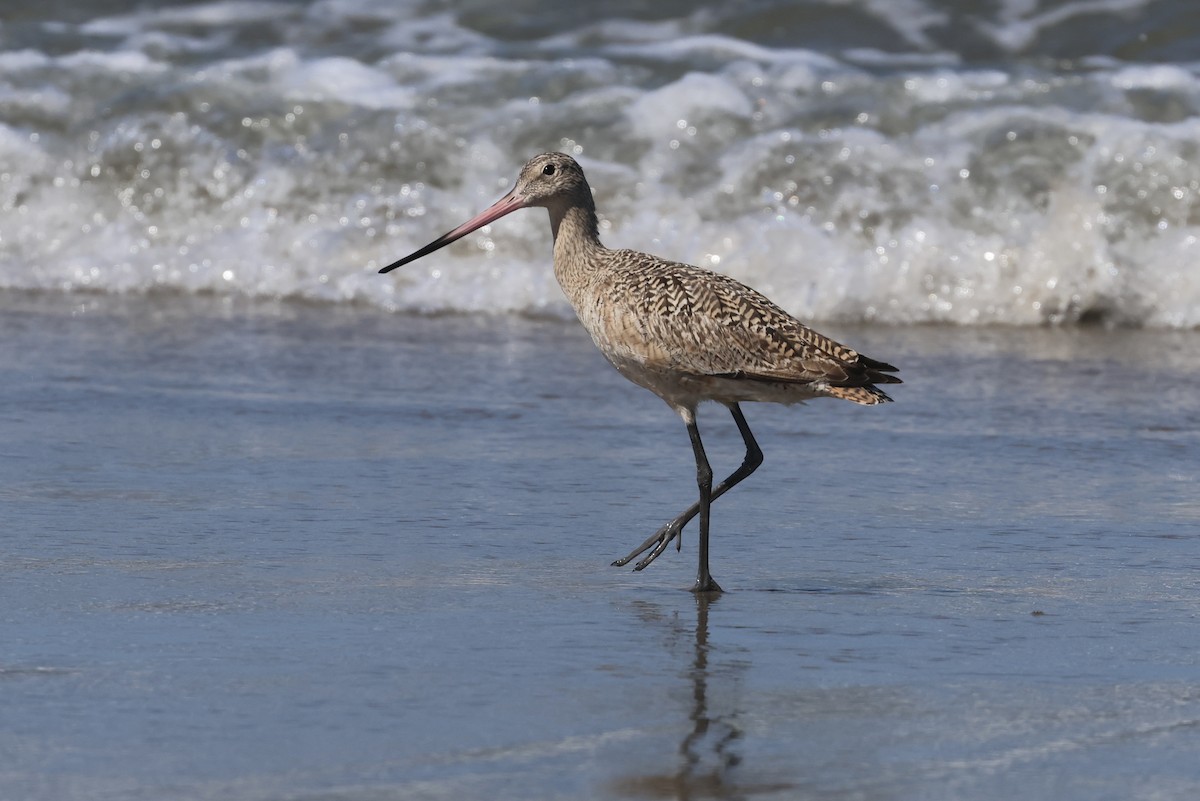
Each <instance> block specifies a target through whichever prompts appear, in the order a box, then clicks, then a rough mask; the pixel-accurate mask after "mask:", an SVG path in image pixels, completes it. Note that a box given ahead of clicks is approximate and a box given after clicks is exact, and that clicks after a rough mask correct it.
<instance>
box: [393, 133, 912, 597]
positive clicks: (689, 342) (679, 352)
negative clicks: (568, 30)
mask: <svg viewBox="0 0 1200 801" xmlns="http://www.w3.org/2000/svg"><path fill="white" fill-rule="evenodd" d="M529 206H541V207H543V208H545V209H547V210H548V211H549V212H550V228H551V230H552V231H553V234H554V275H555V277H556V278H557V279H558V283H559V285H560V286H562V289H563V292H564V293H566V296H567V299H568V300H569V301H570V302H571V305H572V306H573V307H574V308H575V312H576V314H577V315H578V316H579V321H580V322H581V323H583V327H584V328H586V329H587V331H588V333H589V334H591V335H592V341H594V342H595V343H596V346H597V347H599V348H600V350H601V352H602V353H603V354H604V355H605V357H607V358H608V360H609V361H610V362H611V363H612V365H613V366H614V367H616V368H617V370H618V371H620V373H621V374H622V375H623V376H625V377H626V378H628V379H629V380H630V381H632V382H634V383H635V384H638V385H640V386H643V387H645V388H646V389H648V390H650V391H651V392H653V393H654V394H656V395H658V396H659V397H660V398H662V399H663V400H664V401H666V402H667V404H668V405H669V406H670V407H671V408H672V409H674V410H675V411H676V412H678V413H679V416H680V417H682V418H683V422H684V423H685V424H686V425H687V430H688V435H689V436H690V437H691V441H692V450H693V452H694V453H695V457H696V483H697V484H698V485H699V488H700V499H699V501H697V502H696V503H694V504H692V505H691V506H690V507H688V508H687V509H685V510H684V511H683V512H682V513H680V514H679V515H678V516H677V517H675V518H674V519H673V520H671V521H670V522H668V523H667V524H666V525H664V526H663V527H662V528H660V529H659V530H658V531H656V532H655V533H654V534H653V535H651V536H650V538H649V539H647V540H646V541H645V542H643V543H642V544H641V545H639V546H638V547H637V548H635V549H634V550H633V552H632V553H630V554H629V555H628V556H626V557H623V558H621V559H618V560H616V561H615V562H613V564H614V565H617V566H621V565H625V564H628V563H629V562H630V561H632V560H633V559H634V558H636V557H638V556H640V555H641V554H643V553H645V552H646V551H650V553H649V554H648V555H647V556H646V557H645V558H644V559H642V560H641V561H640V562H638V563H637V564H636V565H635V566H634V570H641V569H642V568H644V567H646V565H648V564H650V563H651V562H653V561H654V560H655V559H657V558H658V557H659V556H660V555H661V554H662V553H663V552H664V551H665V550H666V549H667V546H668V545H670V543H671V540H673V539H675V538H676V537H679V538H680V539H681V540H682V533H683V527H684V526H685V525H687V523H688V522H689V521H690V520H691V519H692V518H693V517H695V516H696V514H697V513H699V515H700V547H699V552H700V565H699V570H698V572H697V575H696V583H695V585H693V587H692V590H693V592H720V591H721V588H720V587H719V586H718V585H717V582H716V581H714V580H713V577H712V575H711V574H710V573H709V569H708V531H709V518H710V507H711V505H712V502H713V501H714V500H716V499H717V498H719V497H721V496H722V495H724V494H725V492H727V491H728V490H729V489H730V488H732V487H733V486H734V485H736V484H737V483H738V482H740V481H741V480H742V479H744V478H746V476H748V475H750V474H751V473H753V472H754V471H755V469H756V468H758V466H759V465H760V464H762V458H763V457H762V451H761V450H759V447H758V443H757V442H755V441H754V435H753V434H752V433H751V432H750V426H749V425H747V424H746V418H745V417H744V416H743V415H742V410H741V408H740V406H739V405H738V404H740V403H741V402H742V401H765V402H770V403H784V404H791V403H800V402H802V401H804V400H807V399H809V398H819V397H830V398H843V399H845V400H849V401H854V402H855V403H861V404H865V405H874V404H877V403H884V402H886V401H890V400H891V398H889V397H888V396H887V395H886V394H885V393H884V392H883V391H882V390H880V389H878V388H877V387H876V386H875V384H898V383H900V379H899V378H897V377H896V376H894V375H889V373H893V372H895V371H896V368H895V367H893V366H891V365H890V364H886V363H884V362H880V361H875V360H874V359H869V358H867V357H866V356H863V355H861V354H859V353H857V352H855V351H854V350H851V349H850V348H847V347H845V346H844V345H840V344H838V343H837V342H834V341H833V340H831V339H829V338H828V337H824V336H822V335H820V334H818V333H817V332H816V331H813V330H812V329H810V328H808V327H807V326H805V325H804V324H802V323H801V322H800V321H799V320H797V319H796V318H794V317H792V316H791V315H790V314H788V313H787V312H785V311H784V310H783V309H781V308H780V307H778V306H776V305H775V304H774V303H772V302H771V301H770V300H768V299H767V298H765V297H764V296H763V295H761V294H759V293H758V292H756V291H755V290H753V289H751V288H750V287H748V286H746V285H744V284H741V283H739V282H737V281H735V280H733V279H732V278H729V277H728V276H725V275H721V274H719V273H714V272H711V271H709V270H704V269H701V268H699V267H693V266H691V265H690V264H679V263H677V262H670V261H664V260H662V259H659V258H657V257H655V256H650V255H647V254H645V253H638V252H637V251H633V250H609V249H608V248H606V247H604V245H602V244H601V243H600V236H599V232H598V226H597V222H596V207H595V204H594V202H593V200H592V190H591V187H589V186H588V183H587V179H585V178H584V177H583V170H582V169H581V168H580V167H579V165H578V164H577V163H576V162H575V160H574V159H572V158H571V157H570V156H567V155H564V154H562V153H543V154H542V155H540V156H534V157H533V158H532V159H530V160H529V163H527V164H526V165H525V166H524V167H523V168H522V169H521V175H520V176H519V177H518V178H517V183H516V186H514V187H513V189H512V191H511V192H509V193H508V194H507V195H505V196H504V197H502V198H500V200H498V201H496V203H495V204H493V205H492V206H491V207H490V208H489V209H487V210H486V211H484V212H483V213H481V214H480V215H479V216H477V217H475V218H473V219H471V220H468V221H467V222H465V223H463V224H462V225H460V226H459V227H457V228H455V229H454V230H453V231H450V232H448V233H446V234H445V235H443V236H441V237H439V238H438V239H435V240H434V241H433V242H430V243H429V244H428V245H426V246H425V247H423V248H421V249H420V250H418V251H417V252H416V253H413V254H412V255H409V256H405V257H404V258H403V259H400V260H399V261H397V262H393V263H392V264H389V265H388V266H387V267H384V268H383V269H382V270H380V272H381V273H386V272H388V271H390V270H394V269H396V268H397V267H401V266H403V265H405V264H408V263H409V262H411V261H413V260H415V259H419V258H421V257H422V256H425V255H427V254H429V253H432V252H433V251H435V250H437V249H438V248H441V247H444V246H446V245H448V244H450V243H451V242H454V241H455V240H457V239H460V238H462V237H464V236H466V235H467V234H469V233H471V232H472V231H474V230H476V229H477V228H482V227H483V226H485V225H487V224H488V223H490V222H493V221H495V220H498V219H499V218H501V217H503V216H504V215H506V214H509V213H511V212H514V211H516V210H517V209H523V208H526V207H529ZM705 400H711V401H716V402H717V403H722V404H724V405H725V406H726V407H728V409H729V411H730V412H732V413H733V420H734V422H735V423H737V427H738V431H740V432H741V434H742V440H743V441H744V442H745V445H746V456H745V458H744V459H743V460H742V464H741V466H740V467H738V469H737V470H734V471H733V473H731V474H730V475H729V476H728V477H727V478H726V479H725V480H724V481H722V482H721V483H720V484H718V485H717V486H716V487H713V485H712V479H713V472H712V468H711V467H710V466H709V463H708V457H706V456H705V454H704V445H703V443H702V442H701V441H700V430H699V429H698V428H697V427H696V406H697V405H698V404H699V403H700V402H701V401H705ZM677 547H678V546H677Z"/></svg>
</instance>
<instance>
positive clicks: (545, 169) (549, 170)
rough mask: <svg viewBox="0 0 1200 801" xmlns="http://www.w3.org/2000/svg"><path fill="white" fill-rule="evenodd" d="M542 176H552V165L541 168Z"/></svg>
mask: <svg viewBox="0 0 1200 801" xmlns="http://www.w3.org/2000/svg"><path fill="white" fill-rule="evenodd" d="M542 175H554V165H553V164H547V165H546V166H545V167H542Z"/></svg>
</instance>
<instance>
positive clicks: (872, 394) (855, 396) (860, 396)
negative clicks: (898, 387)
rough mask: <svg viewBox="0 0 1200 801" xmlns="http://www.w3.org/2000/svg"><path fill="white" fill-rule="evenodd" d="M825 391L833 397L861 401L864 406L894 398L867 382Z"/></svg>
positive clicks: (886, 401)
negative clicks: (863, 385)
mask: <svg viewBox="0 0 1200 801" xmlns="http://www.w3.org/2000/svg"><path fill="white" fill-rule="evenodd" d="M889 377H891V376H889ZM894 383H899V382H894ZM825 391H826V393H827V394H828V395H830V396H831V397H834V398H841V399H842V400H848V401H854V402H855V403H861V404H862V405H863V406H874V405H875V404H877V403H891V402H892V399H891V398H890V397H888V394H887V393H886V392H884V391H883V390H882V389H879V388H878V387H875V386H872V385H870V384H867V385H866V386H865V387H829V389H827V390H825Z"/></svg>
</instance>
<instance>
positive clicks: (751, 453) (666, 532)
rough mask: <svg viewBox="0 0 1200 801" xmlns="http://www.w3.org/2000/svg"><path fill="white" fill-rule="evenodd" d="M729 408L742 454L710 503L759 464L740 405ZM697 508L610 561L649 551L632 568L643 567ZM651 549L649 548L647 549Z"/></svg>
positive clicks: (626, 561)
mask: <svg viewBox="0 0 1200 801" xmlns="http://www.w3.org/2000/svg"><path fill="white" fill-rule="evenodd" d="M729 411H730V412H731V413H732V414H733V420H734V422H735V423H737V427H738V431H740V432H741V434H742V442H744V443H745V445H746V456H745V457H744V458H743V459H742V464H741V466H740V467H738V469H737V470H734V471H733V472H732V473H730V475H729V477H728V478H726V479H725V480H724V481H722V482H721V483H720V484H718V485H717V486H716V487H714V488H713V491H712V498H711V499H710V503H711V502H712V501H715V500H716V499H717V498H720V497H721V496H722V495H724V494H725V493H726V492H727V491H729V490H730V489H732V488H733V487H734V486H736V485H737V484H738V483H739V482H740V481H742V480H743V479H744V478H746V477H747V476H749V475H750V474H751V473H753V472H754V471H755V470H757V469H758V466H759V465H761V464H762V463H763V454H762V450H761V449H760V448H759V447H758V443H757V442H756V441H755V440H754V434H753V433H751V431H750V426H749V425H748V424H747V423H746V418H745V416H743V415H742V410H741V407H739V406H738V405H737V404H736V403H731V404H729ZM699 511H700V503H699V501H697V502H696V503H693V504H692V505H691V506H689V507H688V508H687V509H685V510H684V511H683V512H682V513H681V514H680V515H679V516H678V517H676V518H675V519H674V520H672V521H671V522H669V523H667V524H666V525H664V526H663V527H662V528H660V529H659V530H658V531H656V532H654V534H652V535H651V536H650V538H649V539H647V540H646V541H645V542H643V543H642V544H641V545H639V546H638V547H637V548H635V549H634V550H633V552H632V553H630V554H629V555H628V556H626V557H624V558H623V559H618V560H617V561H615V562H613V564H614V565H615V566H617V567H622V566H624V565H627V564H629V563H630V562H632V561H633V560H634V559H636V558H637V557H638V556H640V555H641V554H642V553H644V552H646V551H648V550H649V551H650V554H649V555H648V556H647V557H646V558H645V559H643V560H642V561H640V562H638V563H637V564H636V565H634V568H633V569H634V570H643V569H645V567H646V566H647V565H649V564H650V563H651V562H653V561H654V560H655V559H657V558H658V557H659V556H661V555H662V553H663V551H665V550H666V549H667V546H668V545H670V543H671V540H673V539H675V538H676V537H679V536H680V534H682V533H683V527H684V526H686V525H687V524H688V523H689V522H690V521H691V519H692V518H693V517H695V516H696V515H697V514H698V513H699ZM680 542H682V537H680ZM651 548H653V550H650V549H651Z"/></svg>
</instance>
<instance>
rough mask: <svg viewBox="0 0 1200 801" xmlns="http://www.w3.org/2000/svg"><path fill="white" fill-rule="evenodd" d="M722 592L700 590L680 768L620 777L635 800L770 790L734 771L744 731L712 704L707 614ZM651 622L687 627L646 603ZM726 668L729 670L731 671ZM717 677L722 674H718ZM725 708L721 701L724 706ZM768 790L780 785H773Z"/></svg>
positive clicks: (733, 715) (620, 787)
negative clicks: (688, 724) (741, 780)
mask: <svg viewBox="0 0 1200 801" xmlns="http://www.w3.org/2000/svg"><path fill="white" fill-rule="evenodd" d="M720 599H721V596H719V595H716V594H711V593H697V594H696V596H695V603H696V627H695V638H694V641H693V648H692V652H691V666H690V668H689V669H688V670H686V671H684V675H686V676H687V677H688V678H690V680H691V683H692V703H691V708H690V710H689V718H690V721H691V731H689V732H688V733H687V735H686V736H684V738H683V741H682V742H681V743H680V744H679V760H678V762H677V768H676V769H675V770H674V771H672V772H670V773H663V774H650V775H639V776H636V777H634V776H631V777H627V778H624V779H621V780H619V781H618V783H617V787H616V790H617V791H618V792H619V793H620V794H622V795H625V796H629V797H634V798H673V799H678V800H679V801H687V799H729V800H730V801H734V799H740V798H746V797H747V796H749V795H752V794H754V793H757V792H763V791H765V790H767V789H768V788H766V787H765V786H753V787H751V786H748V785H744V784H739V783H738V782H737V781H736V777H735V774H736V773H737V770H736V769H737V767H738V765H739V764H740V763H741V761H742V758H741V755H740V754H739V749H738V744H739V742H740V740H741V738H742V730H741V728H740V727H739V726H738V722H737V717H738V711H737V710H736V709H732V710H729V711H726V712H723V713H721V714H716V715H714V714H713V713H712V710H711V709H710V705H709V684H710V681H712V679H713V677H714V671H713V670H712V668H711V667H710V665H709V645H708V614H709V609H710V608H711V607H713V606H715V605H716V604H717V603H719V602H720ZM640 614H641V616H642V617H643V618H644V619H646V620H647V622H653V623H657V624H662V623H663V622H664V621H666V622H668V623H669V624H670V625H671V626H672V628H673V629H674V630H675V633H676V634H679V635H683V634H685V633H686V629H685V628H684V626H683V625H681V621H680V620H679V619H678V618H677V617H676V618H675V619H674V620H668V619H666V618H664V616H663V615H662V614H661V612H660V611H659V609H658V608H657V607H654V606H651V605H648V604H647V605H645V606H643V607H642V608H641V610H640ZM727 670H728V669H727V668H726V670H725V671H721V672H727ZM718 675H719V674H718ZM722 706H723V705H722ZM769 789H779V787H778V786H773V787H772V788H769Z"/></svg>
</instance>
